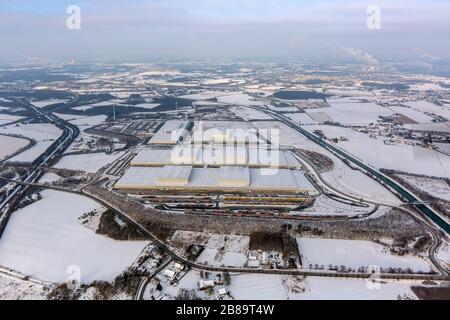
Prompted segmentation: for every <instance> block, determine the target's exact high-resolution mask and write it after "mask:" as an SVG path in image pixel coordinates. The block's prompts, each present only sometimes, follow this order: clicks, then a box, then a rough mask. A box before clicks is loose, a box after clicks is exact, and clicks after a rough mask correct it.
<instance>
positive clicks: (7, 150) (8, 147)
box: [0, 135, 29, 160]
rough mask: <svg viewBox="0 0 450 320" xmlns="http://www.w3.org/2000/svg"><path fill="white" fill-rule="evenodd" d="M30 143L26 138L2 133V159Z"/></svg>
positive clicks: (0, 140) (0, 154)
mask: <svg viewBox="0 0 450 320" xmlns="http://www.w3.org/2000/svg"><path fill="white" fill-rule="evenodd" d="M28 143H29V141H28V140H26V139H20V138H16V137H8V136H3V135H0V160H2V159H4V158H6V157H7V156H10V155H12V154H13V153H14V152H17V151H19V150H20V149H22V148H23V147H25V146H27V145H28Z"/></svg>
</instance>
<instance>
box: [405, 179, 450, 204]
mask: <svg viewBox="0 0 450 320" xmlns="http://www.w3.org/2000/svg"><path fill="white" fill-rule="evenodd" d="M399 176H400V177H401V178H402V179H404V180H406V181H407V182H409V183H410V184H412V185H413V186H415V187H417V188H418V189H420V190H422V191H425V192H428V193H429V194H431V195H432V196H434V197H436V198H441V199H444V200H447V201H450V186H449V185H448V184H447V182H445V181H444V180H437V179H429V178H424V177H415V176H407V175H399Z"/></svg>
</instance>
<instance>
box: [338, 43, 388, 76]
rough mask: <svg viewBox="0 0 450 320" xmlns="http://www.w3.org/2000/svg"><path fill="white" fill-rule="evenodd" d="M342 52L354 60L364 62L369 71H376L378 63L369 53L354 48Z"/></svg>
mask: <svg viewBox="0 0 450 320" xmlns="http://www.w3.org/2000/svg"><path fill="white" fill-rule="evenodd" d="M344 51H345V52H346V53H347V54H349V55H350V56H352V57H354V58H355V59H356V60H358V61H362V62H365V63H366V64H367V65H368V67H369V71H377V70H378V69H379V66H380V63H379V62H378V60H377V59H375V58H374V57H373V56H372V55H371V54H370V53H368V52H365V51H363V50H361V49H355V48H344Z"/></svg>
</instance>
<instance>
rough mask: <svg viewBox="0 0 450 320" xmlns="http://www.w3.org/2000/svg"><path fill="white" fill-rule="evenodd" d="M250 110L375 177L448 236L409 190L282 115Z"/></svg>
mask: <svg viewBox="0 0 450 320" xmlns="http://www.w3.org/2000/svg"><path fill="white" fill-rule="evenodd" d="M252 108H253V109H256V110H258V111H262V112H264V113H266V114H267V115H270V116H272V117H273V118H275V119H277V120H279V121H281V122H283V123H284V124H286V125H287V126H289V127H291V128H292V129H294V130H296V131H297V132H299V133H301V134H302V135H303V136H305V137H306V138H308V139H310V140H312V141H313V142H315V143H317V144H319V145H320V146H321V147H323V148H325V149H327V150H329V151H331V152H332V153H334V154H337V155H339V156H341V157H344V158H345V159H347V160H349V161H350V162H352V163H353V164H354V165H356V166H357V167H359V168H361V169H363V170H364V171H366V172H368V173H370V174H371V175H373V176H374V177H376V178H377V179H379V180H380V181H382V182H383V183H385V184H387V185H388V186H389V187H391V188H392V189H393V190H395V191H396V192H398V193H399V194H400V195H401V196H402V197H403V198H404V199H405V200H406V202H407V203H409V204H411V205H412V206H414V207H415V208H416V209H417V210H419V211H420V212H422V213H423V214H424V215H425V216H426V217H428V218H429V219H431V220H432V221H433V222H434V223H435V224H436V225H437V226H439V227H440V228H441V229H442V230H444V231H445V232H446V233H447V234H449V235H450V225H449V224H448V223H447V222H446V221H445V220H444V219H442V218H441V217H440V216H439V215H438V214H437V213H436V212H434V210H433V209H431V208H430V207H429V206H427V205H426V204H424V203H423V202H422V201H421V200H420V199H419V198H418V197H416V196H415V195H413V194H412V193H411V192H410V191H409V190H407V189H406V188H405V187H403V186H402V185H400V184H398V183H397V182H395V181H394V180H392V179H390V178H389V177H387V176H386V175H384V174H382V173H381V172H379V171H378V170H376V169H374V168H372V167H370V166H369V165H367V164H364V163H363V162H362V161H360V160H358V159H356V158H355V157H353V156H352V155H350V154H348V153H347V152H344V151H343V150H341V149H339V148H337V147H335V146H333V145H331V144H329V143H327V142H326V141H324V140H323V139H321V138H319V137H317V136H316V135H314V134H312V133H311V132H309V131H307V130H305V129H303V128H302V127H301V126H300V125H298V124H296V123H295V122H294V121H292V120H291V119H289V118H287V117H285V116H284V115H281V114H278V113H276V112H273V111H271V110H268V109H264V108H260V107H252Z"/></svg>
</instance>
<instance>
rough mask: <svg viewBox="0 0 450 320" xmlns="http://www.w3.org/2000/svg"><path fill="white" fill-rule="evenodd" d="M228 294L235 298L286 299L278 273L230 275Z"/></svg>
mask: <svg viewBox="0 0 450 320" xmlns="http://www.w3.org/2000/svg"><path fill="white" fill-rule="evenodd" d="M228 288H229V291H230V294H231V295H232V296H233V298H234V299H236V300H272V299H273V300H286V298H287V294H286V290H285V289H284V287H283V285H282V284H281V277H280V276H278V275H263V274H237V275H233V276H232V277H231V283H230V285H229V287H228Z"/></svg>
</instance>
